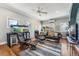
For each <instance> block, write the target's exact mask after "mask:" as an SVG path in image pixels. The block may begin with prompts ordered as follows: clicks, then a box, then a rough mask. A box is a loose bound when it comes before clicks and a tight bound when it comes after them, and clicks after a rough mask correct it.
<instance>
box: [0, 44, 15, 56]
mask: <svg viewBox="0 0 79 59" xmlns="http://www.w3.org/2000/svg"><path fill="white" fill-rule="evenodd" d="M0 56H16V54H15V53H14V52H13V51H12V50H11V49H10V48H9V47H8V46H7V45H0Z"/></svg>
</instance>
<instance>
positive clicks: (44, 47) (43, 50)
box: [19, 41, 61, 56]
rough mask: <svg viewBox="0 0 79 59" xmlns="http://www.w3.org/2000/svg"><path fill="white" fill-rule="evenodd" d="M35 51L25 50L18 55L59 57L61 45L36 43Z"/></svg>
mask: <svg viewBox="0 0 79 59" xmlns="http://www.w3.org/2000/svg"><path fill="white" fill-rule="evenodd" d="M36 47H37V48H36V50H30V49H26V50H24V51H22V52H20V53H19V55H20V56H60V55H61V44H59V43H52V42H47V41H45V42H44V43H43V44H41V43H38V44H37V46H36Z"/></svg>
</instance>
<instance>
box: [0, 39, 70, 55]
mask: <svg viewBox="0 0 79 59" xmlns="http://www.w3.org/2000/svg"><path fill="white" fill-rule="evenodd" d="M60 44H61V56H69V51H68V50H67V40H66V39H61V40H60ZM19 47H20V45H19V44H17V45H14V46H13V47H11V48H9V47H8V46H7V45H1V46H0V56H16V55H17V56H18V53H19V52H21V51H22V50H20V48H19Z"/></svg>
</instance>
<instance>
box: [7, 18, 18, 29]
mask: <svg viewBox="0 0 79 59" xmlns="http://www.w3.org/2000/svg"><path fill="white" fill-rule="evenodd" d="M17 24H18V21H17V20H16V19H11V18H8V21H7V27H8V28H9V27H10V26H11V25H17Z"/></svg>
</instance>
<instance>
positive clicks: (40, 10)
mask: <svg viewBox="0 0 79 59" xmlns="http://www.w3.org/2000/svg"><path fill="white" fill-rule="evenodd" d="M32 10H33V11H36V12H37V13H38V14H39V16H41V15H42V14H46V15H47V13H48V12H46V11H44V9H43V8H41V7H37V8H36V9H32Z"/></svg>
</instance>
